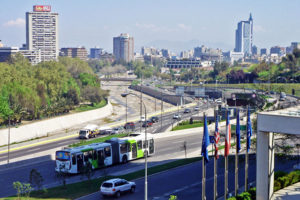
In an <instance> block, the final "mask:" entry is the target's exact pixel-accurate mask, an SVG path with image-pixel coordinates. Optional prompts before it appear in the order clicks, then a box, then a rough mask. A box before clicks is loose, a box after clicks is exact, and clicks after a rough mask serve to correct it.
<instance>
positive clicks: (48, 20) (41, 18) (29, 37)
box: [26, 5, 59, 61]
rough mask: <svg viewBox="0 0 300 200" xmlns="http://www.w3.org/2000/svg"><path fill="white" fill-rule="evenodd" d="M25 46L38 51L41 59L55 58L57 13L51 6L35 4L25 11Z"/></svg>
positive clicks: (56, 51) (56, 50)
mask: <svg viewBox="0 0 300 200" xmlns="http://www.w3.org/2000/svg"><path fill="white" fill-rule="evenodd" d="M26 46H27V49H28V50H30V51H38V50H39V51H40V55H41V61H50V60H57V58H58V54H59V49H58V13H52V12H51V6H42V5H35V6H33V12H26Z"/></svg>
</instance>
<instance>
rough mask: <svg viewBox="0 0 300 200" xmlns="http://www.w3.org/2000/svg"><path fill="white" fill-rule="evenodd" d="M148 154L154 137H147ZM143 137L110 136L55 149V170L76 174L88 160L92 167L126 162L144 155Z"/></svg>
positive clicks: (150, 152) (152, 152) (96, 167)
mask: <svg viewBox="0 0 300 200" xmlns="http://www.w3.org/2000/svg"><path fill="white" fill-rule="evenodd" d="M147 143H148V144H149V145H147V146H148V148H147V151H148V156H150V155H153V154H154V153H155V150H154V149H155V145H154V139H153V138H152V137H149V139H147ZM145 150H146V142H145V138H144V137H143V136H141V135H138V136H135V137H127V138H121V139H119V138H112V139H110V140H107V141H105V142H102V143H94V144H89V145H84V146H79V147H74V148H67V149H64V150H60V151H56V167H55V171H57V172H63V173H69V174H77V173H81V172H82V170H83V168H84V166H86V165H87V163H88V162H89V163H90V164H91V165H92V169H98V168H102V167H107V166H110V165H114V164H119V163H126V162H128V161H130V160H134V159H138V158H142V157H144V151H145Z"/></svg>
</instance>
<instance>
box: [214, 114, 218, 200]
mask: <svg viewBox="0 0 300 200" xmlns="http://www.w3.org/2000/svg"><path fill="white" fill-rule="evenodd" d="M214 114H215V123H217V110H215V112H214ZM217 162H218V160H217V156H214V200H217V197H218V194H217V193H218V190H217V184H218V182H217V181H218V173H217V167H218V163H217Z"/></svg>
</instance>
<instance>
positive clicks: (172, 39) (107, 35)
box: [0, 0, 300, 53]
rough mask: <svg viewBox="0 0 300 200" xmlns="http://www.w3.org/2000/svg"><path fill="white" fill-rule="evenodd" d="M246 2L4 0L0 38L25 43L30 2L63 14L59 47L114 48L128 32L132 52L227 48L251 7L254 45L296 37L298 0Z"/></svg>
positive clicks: (7, 42)
mask: <svg viewBox="0 0 300 200" xmlns="http://www.w3.org/2000/svg"><path fill="white" fill-rule="evenodd" d="M247 2H250V1H243V2H238V1H234V0H231V1H226V2H217V1H211V2H205V1H201V2H197V1H190V3H189V4H186V3H183V2H179V1H178V2H177V1H175V2H174V1H172V3H171V1H164V2H158V1H152V2H143V3H142V4H141V3H140V2H138V1H129V2H126V3H124V2H122V1H113V2H98V1H89V3H88V4H87V3H84V2H80V1H63V2H60V1H37V0H35V1H26V2H23V1H20V0H13V1H9V2H8V1H6V2H2V6H1V8H0V29H1V31H0V40H2V42H3V43H4V44H5V45H6V46H21V45H22V44H24V43H26V37H25V31H26V30H25V12H28V11H30V10H31V9H32V6H33V5H51V7H52V10H53V11H54V12H57V13H59V14H60V16H61V17H60V24H59V30H60V33H59V34H60V37H59V47H76V46H85V47H86V48H91V47H95V46H100V47H101V48H103V49H105V50H107V51H109V52H112V50H113V44H112V38H113V37H114V36H116V35H119V34H120V33H124V32H126V33H129V34H130V35H132V36H133V37H134V38H135V51H136V52H139V51H140V49H141V47H142V46H153V47H156V48H168V49H170V50H172V51H175V52H177V53H179V51H183V50H188V49H192V48H193V47H196V46H200V45H202V44H204V45H206V46H208V47H213V48H217V47H218V48H221V49H222V50H224V51H228V50H233V49H234V46H235V29H236V24H237V23H238V22H239V21H241V20H242V19H245V18H247V17H248V16H249V13H250V12H251V13H252V15H253V16H254V18H255V23H254V25H253V26H254V27H253V29H254V31H253V32H254V33H253V34H254V38H253V44H254V45H256V46H257V47H259V48H270V47H271V46H276V45H279V46H288V45H290V43H291V42H293V41H299V39H298V38H299V37H298V35H299V34H300V27H299V26H297V24H298V22H297V19H298V18H299V16H300V14H299V13H298V12H297V8H299V5H300V2H297V1H289V2H284V3H282V2H280V1H272V4H270V1H265V2H259V1H251V3H250V4H247ZM170 3H171V4H170ZM16 4H18V6H15V5H16ZM245 5H248V6H247V7H246V6H245ZM14 6H15V7H14ZM264 7H268V9H264ZM11 8H13V9H11ZM166 8H167V9H166ZM128 10H130V12H127V11H128ZM168 10H169V11H168ZM170 11H172V12H170ZM179 11H180V12H179ZM282 11H287V12H282ZM76 13H82V14H79V15H76ZM278 13H280V14H278ZM75 23H76V24H75ZM291 30H293V31H291Z"/></svg>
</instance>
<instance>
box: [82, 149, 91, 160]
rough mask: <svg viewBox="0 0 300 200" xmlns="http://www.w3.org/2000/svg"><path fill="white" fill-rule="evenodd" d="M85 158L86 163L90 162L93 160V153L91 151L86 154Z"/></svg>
mask: <svg viewBox="0 0 300 200" xmlns="http://www.w3.org/2000/svg"><path fill="white" fill-rule="evenodd" d="M83 156H84V162H88V161H89V159H91V158H92V152H91V151H87V152H84V153H83Z"/></svg>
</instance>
